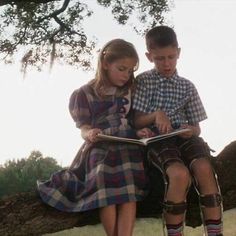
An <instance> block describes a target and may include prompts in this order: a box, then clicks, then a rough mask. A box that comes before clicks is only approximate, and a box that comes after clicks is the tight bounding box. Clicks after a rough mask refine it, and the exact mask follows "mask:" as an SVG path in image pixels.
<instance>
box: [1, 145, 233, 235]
mask: <svg viewBox="0 0 236 236" xmlns="http://www.w3.org/2000/svg"><path fill="white" fill-rule="evenodd" d="M212 163H213V166H214V168H215V171H216V173H217V175H218V181H219V185H220V187H221V193H222V196H223V205H224V210H228V209H232V208H235V207H236V172H235V170H236V141H234V142H232V143H230V144H229V145H228V146H227V147H225V148H224V150H223V151H222V152H221V153H220V154H219V155H218V156H217V157H213V158H212ZM153 175H160V173H158V172H153ZM154 177H155V178H156V177H158V176H154ZM159 177H160V178H158V179H161V176H159ZM163 194H164V185H163V183H162V182H161V181H160V182H159V183H157V184H156V185H155V186H154V187H153V189H152V191H151V192H150V194H149V195H148V196H147V198H146V199H145V200H144V201H143V202H139V203H138V210H137V217H156V218H157V217H161V212H162V206H161V202H162V197H163ZM97 223H99V218H98V211H97V210H94V211H91V212H85V213H65V212H60V211H58V210H56V209H54V208H52V207H50V206H48V205H46V204H44V203H43V202H42V201H41V199H40V198H39V196H38V195H37V194H36V193H20V194H17V195H14V196H11V197H8V198H5V199H2V200H0V235H1V236H15V235H20V236H24V235H27V236H36V235H37V236H38V235H43V234H46V233H53V232H58V231H61V230H65V229H70V228H73V227H80V226H83V225H91V224H97ZM186 224H187V225H189V226H192V227H196V226H199V225H201V218H200V214H199V206H198V196H197V194H196V192H195V190H194V188H191V189H190V191H189V194H188V210H187V215H186Z"/></svg>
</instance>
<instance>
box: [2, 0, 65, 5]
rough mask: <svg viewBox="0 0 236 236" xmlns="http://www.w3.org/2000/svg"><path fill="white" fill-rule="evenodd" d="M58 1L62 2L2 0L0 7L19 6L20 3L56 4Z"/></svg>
mask: <svg viewBox="0 0 236 236" xmlns="http://www.w3.org/2000/svg"><path fill="white" fill-rule="evenodd" d="M56 1H61V0H1V1H0V6H5V5H8V4H10V5H17V4H19V3H22V2H24V3H30V2H34V3H39V4H40V3H48V2H56Z"/></svg>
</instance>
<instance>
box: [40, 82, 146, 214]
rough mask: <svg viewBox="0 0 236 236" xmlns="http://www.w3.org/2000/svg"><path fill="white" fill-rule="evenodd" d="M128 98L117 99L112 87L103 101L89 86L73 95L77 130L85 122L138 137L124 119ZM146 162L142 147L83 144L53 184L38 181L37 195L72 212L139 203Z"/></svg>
mask: <svg viewBox="0 0 236 236" xmlns="http://www.w3.org/2000/svg"><path fill="white" fill-rule="evenodd" d="M130 97H131V96H130V94H128V95H126V96H117V95H115V89H113V90H111V91H108V95H107V96H105V98H104V99H101V98H99V97H98V96H96V93H94V90H93V89H92V87H91V85H90V84H87V85H84V86H83V87H81V88H80V89H78V90H76V91H74V93H73V94H72V96H71V99H70V105H69V109H70V113H71V115H72V118H73V119H74V121H75V122H76V125H77V127H81V126H82V125H86V124H87V125H91V126H92V127H94V128H95V127H96V128H100V129H102V130H103V132H104V133H105V134H110V135H116V136H122V137H135V132H134V130H132V128H131V127H130V125H129V124H128V120H127V118H126V117H127V114H128V112H129V109H130V105H131V104H130V102H131V99H130ZM143 158H144V153H143V151H142V149H141V147H140V146H138V145H134V144H125V143H118V142H104V141H102V142H97V143H94V144H91V143H86V142H85V143H84V144H83V145H82V147H81V148H80V150H79V152H78V154H77V155H76V157H75V159H74V161H73V163H72V164H71V166H70V168H69V169H66V170H63V171H59V172H57V173H54V174H53V175H52V176H51V179H50V180H49V181H46V182H38V191H39V194H40V196H41V198H42V200H43V201H44V202H46V203H47V204H49V205H51V206H53V207H55V208H57V209H59V210H61V211H68V212H77V211H87V210H91V209H95V208H100V207H104V206H108V205H113V204H122V203H125V202H131V201H140V200H142V199H143V197H144V196H145V194H146V187H147V179H146V177H145V172H144V167H143Z"/></svg>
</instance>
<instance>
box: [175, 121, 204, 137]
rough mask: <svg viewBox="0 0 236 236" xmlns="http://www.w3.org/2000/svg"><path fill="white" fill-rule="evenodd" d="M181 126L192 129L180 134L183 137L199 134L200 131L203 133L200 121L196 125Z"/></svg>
mask: <svg viewBox="0 0 236 236" xmlns="http://www.w3.org/2000/svg"><path fill="white" fill-rule="evenodd" d="M180 128H188V129H190V131H188V132H184V133H182V134H180V135H179V136H180V137H182V138H190V137H192V136H199V135H200V133H201V128H200V125H199V123H197V124H195V125H181V127H180Z"/></svg>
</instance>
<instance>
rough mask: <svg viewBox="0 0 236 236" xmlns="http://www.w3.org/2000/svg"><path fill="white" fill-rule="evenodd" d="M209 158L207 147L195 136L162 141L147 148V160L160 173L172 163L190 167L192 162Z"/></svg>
mask: <svg viewBox="0 0 236 236" xmlns="http://www.w3.org/2000/svg"><path fill="white" fill-rule="evenodd" d="M210 156H211V154H210V148H209V146H208V145H207V143H206V142H205V141H204V140H203V139H202V138H201V137H197V136H193V137H191V138H189V139H183V138H181V137H178V136H177V137H172V138H168V139H163V140H160V141H159V142H156V143H153V144H151V145H150V146H149V148H148V160H149V161H150V162H151V163H153V164H154V165H155V166H156V167H158V168H160V170H162V171H165V170H166V169H167V167H168V166H169V165H170V164H171V163H173V162H181V163H184V164H185V165H186V166H187V167H190V165H191V163H192V161H193V160H195V159H199V158H203V157H204V158H209V157H210Z"/></svg>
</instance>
